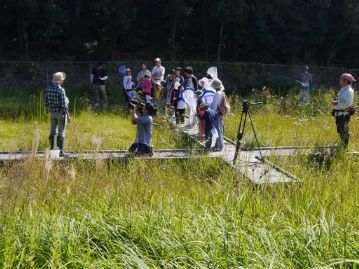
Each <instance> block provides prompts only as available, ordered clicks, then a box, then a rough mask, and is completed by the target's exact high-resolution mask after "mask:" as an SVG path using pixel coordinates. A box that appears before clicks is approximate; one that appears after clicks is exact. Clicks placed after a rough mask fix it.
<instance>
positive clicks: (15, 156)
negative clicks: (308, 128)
mask: <svg viewBox="0 0 359 269" xmlns="http://www.w3.org/2000/svg"><path fill="white" fill-rule="evenodd" d="M170 122H171V121H170ZM171 123H172V126H173V128H174V130H175V131H176V132H178V133H181V134H185V135H187V136H189V137H190V138H191V139H192V140H194V141H196V142H197V143H198V144H199V145H200V147H201V148H202V149H156V150H154V154H153V156H151V157H146V156H141V157H135V156H131V155H130V154H129V153H128V151H124V150H105V151H81V152H75V151H70V152H67V153H68V155H67V156H66V157H65V158H64V157H59V151H58V150H55V151H46V152H36V153H33V152H0V163H5V162H12V161H17V160H24V159H29V158H36V159H40V160H54V161H63V160H118V161H121V160H124V161H125V160H128V159H129V158H141V159H146V158H151V159H188V158H199V157H207V158H220V159H222V160H224V161H225V162H226V163H227V164H228V165H230V166H232V167H233V168H234V169H237V170H238V171H239V172H240V173H241V174H243V175H244V176H245V177H247V178H248V179H249V180H250V181H251V182H252V183H255V184H264V183H292V182H298V181H300V180H299V179H298V178H297V177H296V176H295V175H293V174H291V173H290V172H288V171H286V170H285V169H283V168H282V167H280V166H279V165H276V164H275V163H272V162H271V161H269V160H268V157H270V156H296V155H300V154H307V153H311V152H313V148H312V147H273V148H270V147H266V148H260V149H253V150H241V151H240V153H239V155H238V158H237V162H236V164H234V163H233V159H234V154H235V150H236V144H235V143H234V142H233V141H231V140H230V139H228V138H225V143H224V144H225V146H224V150H223V151H221V152H207V151H204V149H203V147H204V145H203V143H200V142H199V141H198V139H197V133H198V130H197V128H186V127H184V126H181V125H180V126H178V125H175V124H174V122H173V121H172V122H171ZM316 148H317V147H316ZM331 149H333V147H322V150H323V151H328V153H329V152H330V150H331ZM349 154H355V155H357V154H358V153H357V152H350V153H349Z"/></svg>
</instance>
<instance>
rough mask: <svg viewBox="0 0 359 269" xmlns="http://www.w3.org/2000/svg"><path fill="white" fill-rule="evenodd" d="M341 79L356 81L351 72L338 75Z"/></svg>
mask: <svg viewBox="0 0 359 269" xmlns="http://www.w3.org/2000/svg"><path fill="white" fill-rule="evenodd" d="M340 78H341V79H345V80H347V81H349V82H356V79H355V78H354V77H353V75H352V74H349V73H343V74H341V76H340Z"/></svg>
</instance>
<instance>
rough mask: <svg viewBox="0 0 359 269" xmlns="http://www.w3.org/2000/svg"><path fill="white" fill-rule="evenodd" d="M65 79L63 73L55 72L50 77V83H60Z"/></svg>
mask: <svg viewBox="0 0 359 269" xmlns="http://www.w3.org/2000/svg"><path fill="white" fill-rule="evenodd" d="M65 79H66V74H65V73H64V72H56V73H55V74H53V75H52V83H60V82H62V81H64V80H65Z"/></svg>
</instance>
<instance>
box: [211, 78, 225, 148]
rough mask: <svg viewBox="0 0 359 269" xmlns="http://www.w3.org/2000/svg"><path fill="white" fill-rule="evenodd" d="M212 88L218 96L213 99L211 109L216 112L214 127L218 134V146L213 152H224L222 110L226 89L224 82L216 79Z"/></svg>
mask: <svg viewBox="0 0 359 269" xmlns="http://www.w3.org/2000/svg"><path fill="white" fill-rule="evenodd" d="M211 86H212V88H213V89H215V90H216V94H215V96H214V98H213V103H212V104H211V106H210V108H211V110H213V112H214V115H215V116H214V125H215V127H216V129H217V132H218V139H217V145H216V146H215V147H214V149H212V150H213V151H222V150H223V148H224V141H223V115H222V113H221V110H220V105H221V103H222V99H223V98H225V94H224V87H223V84H222V81H220V80H219V79H214V80H213V81H212V84H211Z"/></svg>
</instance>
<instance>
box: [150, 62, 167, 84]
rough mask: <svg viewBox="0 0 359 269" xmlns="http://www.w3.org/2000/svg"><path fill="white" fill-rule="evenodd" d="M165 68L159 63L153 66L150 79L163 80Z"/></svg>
mask: <svg viewBox="0 0 359 269" xmlns="http://www.w3.org/2000/svg"><path fill="white" fill-rule="evenodd" d="M165 71H166V70H165V68H164V67H163V66H162V65H160V66H159V67H157V66H155V67H153V69H152V72H151V74H152V81H153V82H155V81H156V80H157V81H158V80H163V79H164V77H165Z"/></svg>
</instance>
